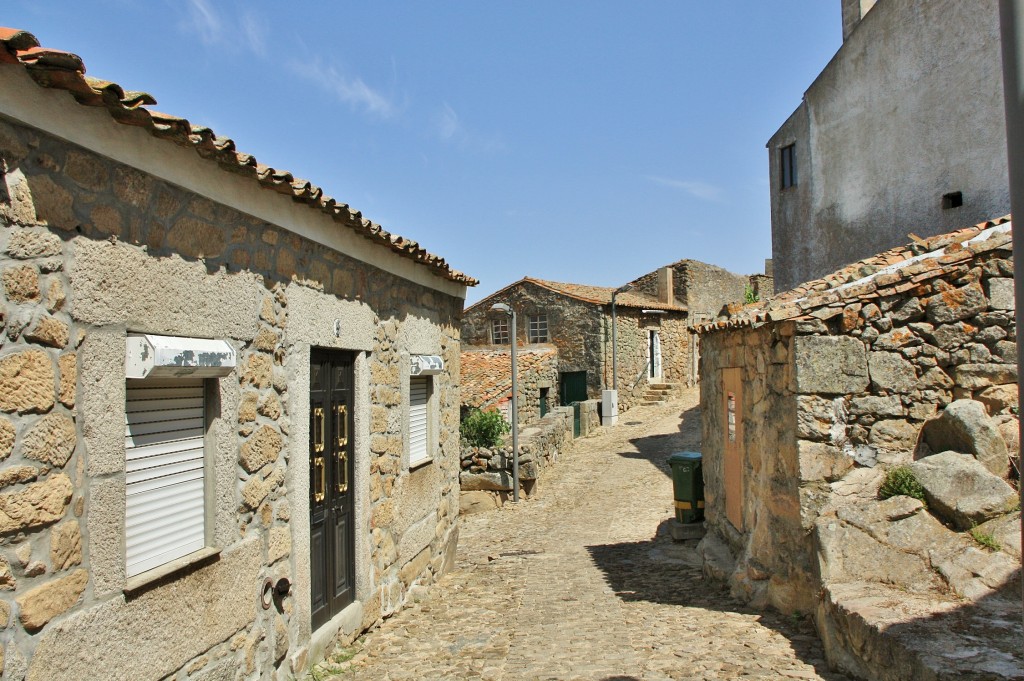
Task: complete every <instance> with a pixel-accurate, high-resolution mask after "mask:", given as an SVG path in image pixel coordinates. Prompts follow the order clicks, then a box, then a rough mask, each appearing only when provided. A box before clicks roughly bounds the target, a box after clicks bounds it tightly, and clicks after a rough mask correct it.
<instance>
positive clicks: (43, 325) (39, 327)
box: [25, 315, 71, 348]
mask: <svg viewBox="0 0 1024 681" xmlns="http://www.w3.org/2000/svg"><path fill="white" fill-rule="evenodd" d="M70 336H71V330H70V328H69V327H68V325H67V324H65V323H64V322H62V321H61V320H59V319H56V318H54V317H50V316H49V315H43V316H41V317H39V318H38V319H37V320H36V322H35V324H33V325H32V328H30V329H29V330H28V331H26V332H25V338H26V339H27V340H30V341H32V342H33V343H41V344H42V345H49V346H50V347H54V348H63V347H65V346H66V345H67V344H68V340H69V338H70Z"/></svg>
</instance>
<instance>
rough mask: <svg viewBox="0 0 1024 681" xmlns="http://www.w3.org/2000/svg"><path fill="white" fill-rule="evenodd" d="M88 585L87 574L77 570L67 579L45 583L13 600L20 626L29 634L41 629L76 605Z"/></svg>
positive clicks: (62, 578)
mask: <svg viewBox="0 0 1024 681" xmlns="http://www.w3.org/2000/svg"><path fill="white" fill-rule="evenodd" d="M88 583H89V573H88V572H86V571H85V570H82V569H78V570H75V571H74V572H72V573H71V574H70V575H68V576H67V577H61V578H59V579H55V580H53V581H51V582H47V583H46V584H43V585H42V586H38V587H36V588H34V589H32V590H31V591H28V592H26V593H25V594H24V595H22V596H19V597H18V598H16V599H15V600H16V601H17V603H18V619H19V620H21V625H22V626H23V627H25V629H26V630H28V631H30V632H33V631H38V630H40V629H42V628H43V627H44V626H46V624H47V622H49V621H50V620H52V619H53V618H54V617H56V616H57V615H60V614H61V613H64V612H66V611H68V610H69V609H70V608H71V607H72V606H73V605H74V604H75V603H77V602H78V599H80V598H81V597H82V594H83V593H84V592H85V587H86V585H87V584H88Z"/></svg>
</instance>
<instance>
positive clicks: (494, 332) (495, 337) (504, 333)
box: [491, 317, 509, 345]
mask: <svg viewBox="0 0 1024 681" xmlns="http://www.w3.org/2000/svg"><path fill="white" fill-rule="evenodd" d="M491 342H492V343H494V344H495V345H508V344H509V338H508V317H499V318H497V319H492V320H491Z"/></svg>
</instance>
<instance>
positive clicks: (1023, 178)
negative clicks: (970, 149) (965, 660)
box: [999, 0, 1024, 615]
mask: <svg viewBox="0 0 1024 681" xmlns="http://www.w3.org/2000/svg"><path fill="white" fill-rule="evenodd" d="M999 28H1000V33H1001V36H1002V44H1003V100H1004V103H1005V105H1006V148H1007V157H1008V161H1009V168H1010V209H1011V211H1012V213H1013V225H1012V229H1013V293H1014V299H1015V302H1014V310H1015V312H1014V315H1015V316H1016V322H1017V347H1018V348H1019V347H1022V345H1021V343H1022V342H1024V327H1022V314H1021V308H1020V304H1019V303H1018V302H1017V301H1024V265H1021V262H1022V261H1021V257H1022V256H1024V236H1022V231H1024V227H1022V228H1021V229H1018V222H1017V220H1018V219H1020V220H1021V221H1022V222H1021V224H1022V225H1024V82H1022V81H1021V77H1022V76H1024V36H1022V31H1024V0H999ZM1022 375H1024V356H1022V355H1021V354H1020V353H1017V394H1018V399H1019V396H1020V377H1021V376H1022ZM1022 434H1024V433H1022ZM1022 441H1024V440H1022ZM1020 469H1021V456H1020V454H1019V453H1018V455H1017V470H1018V471H1019V470H1020ZM1021 537H1022V539H1024V526H1022V528H1021ZM1021 605H1022V606H1024V590H1022V592H1021ZM1022 615H1024V609H1022Z"/></svg>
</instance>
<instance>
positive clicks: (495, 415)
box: [461, 409, 510, 447]
mask: <svg viewBox="0 0 1024 681" xmlns="http://www.w3.org/2000/svg"><path fill="white" fill-rule="evenodd" d="M509 430H510V426H509V425H508V422H506V421H505V417H504V416H502V415H501V412H499V411H497V410H494V409H492V410H490V411H480V410H479V409H473V410H472V411H470V412H469V414H467V415H466V418H464V419H462V428H461V435H462V439H463V440H465V442H466V444H468V445H469V446H470V447H497V446H498V445H500V444H501V440H502V437H503V436H504V435H505V433H507V432H508V431H509Z"/></svg>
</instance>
